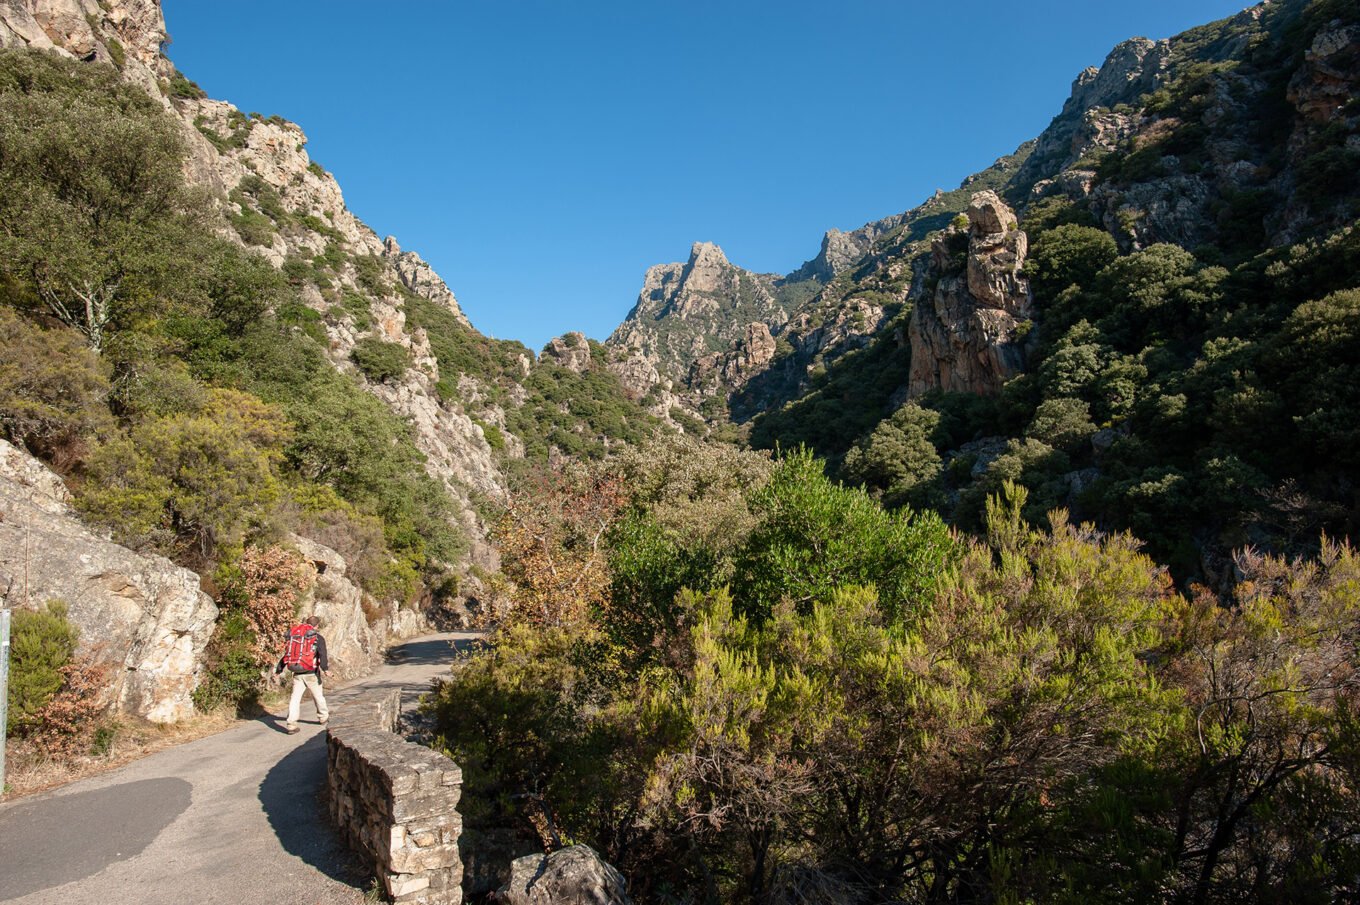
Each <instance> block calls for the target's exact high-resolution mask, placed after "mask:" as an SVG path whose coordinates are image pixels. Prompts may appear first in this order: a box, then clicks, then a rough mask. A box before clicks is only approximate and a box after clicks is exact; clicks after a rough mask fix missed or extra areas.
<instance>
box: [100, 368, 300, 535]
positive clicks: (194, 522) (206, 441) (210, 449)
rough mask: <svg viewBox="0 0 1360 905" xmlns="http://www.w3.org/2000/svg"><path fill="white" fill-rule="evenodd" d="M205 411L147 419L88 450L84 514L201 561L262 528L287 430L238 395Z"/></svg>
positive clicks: (217, 395) (274, 414)
mask: <svg viewBox="0 0 1360 905" xmlns="http://www.w3.org/2000/svg"><path fill="white" fill-rule="evenodd" d="M210 400H211V401H210V403H209V405H208V406H207V407H206V408H205V409H204V411H202V412H199V413H193V414H183V415H170V416H166V417H153V418H149V419H147V420H146V421H144V422H142V423H141V424H139V425H137V426H136V427H134V429H133V430H132V431H131V433H130V434H129V435H128V436H127V437H126V438H119V439H116V440H113V441H111V442H109V443H107V444H104V445H103V446H101V447H99V448H98V449H96V450H95V452H94V453H93V454H92V455H91V457H90V460H89V473H90V480H88V481H87V482H85V484H84V485H82V487H81V492H80V495H79V497H78V500H79V503H80V506H81V508H82V509H83V510H84V511H85V512H86V514H87V515H89V516H90V517H91V518H93V519H95V520H96V521H98V522H100V523H103V524H106V525H108V526H110V527H111V528H113V529H114V531H115V532H116V534H117V536H118V537H119V538H120V539H121V540H123V541H125V542H128V543H133V544H138V545H148V544H149V545H151V546H153V547H156V548H159V549H166V550H169V549H173V546H171V545H173V544H175V543H187V544H190V545H192V547H193V548H196V549H197V551H198V552H199V553H200V554H201V555H204V556H207V555H210V554H212V553H213V552H214V551H215V550H216V549H217V548H218V547H220V546H224V545H225V546H230V545H234V544H237V543H239V542H240V541H241V540H242V539H243V536H244V534H245V533H246V532H247V531H249V530H252V529H256V530H258V529H260V528H262V527H263V526H264V525H265V524H266V523H267V521H268V519H269V517H270V515H271V512H272V507H273V504H274V503H275V501H276V500H277V499H278V497H279V482H278V477H277V471H276V467H277V464H278V463H279V461H280V460H281V458H282V454H281V448H282V445H283V442H284V440H285V439H286V437H287V436H288V432H289V431H288V426H287V424H286V422H284V421H283V419H282V416H281V414H280V413H279V412H278V411H277V410H276V409H273V408H271V407H269V406H267V405H265V404H264V403H262V402H260V401H259V400H258V399H255V398H254V397H251V396H249V395H247V394H244V393H237V392H233V391H225V390H218V391H214V393H213V394H210Z"/></svg>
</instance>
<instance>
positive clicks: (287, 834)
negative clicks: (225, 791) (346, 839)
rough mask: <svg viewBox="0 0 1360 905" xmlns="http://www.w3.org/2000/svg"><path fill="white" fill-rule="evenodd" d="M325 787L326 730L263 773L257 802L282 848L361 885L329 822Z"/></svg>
mask: <svg viewBox="0 0 1360 905" xmlns="http://www.w3.org/2000/svg"><path fill="white" fill-rule="evenodd" d="M325 786H326V733H324V732H321V733H318V734H316V735H313V736H312V737H311V738H309V739H307V741H305V742H303V743H302V744H301V745H298V746H297V747H296V748H294V749H293V751H292V752H291V753H289V754H288V755H287V756H285V757H284V758H283V759H282V760H280V761H279V762H278V763H277V764H275V765H274V767H273V768H272V769H271V770H270V771H269V772H268V773H266V774H265V777H264V780H263V781H261V783H260V805H261V806H262V807H263V808H264V813H265V816H266V817H268V818H269V825H270V826H271V827H273V829H274V835H275V836H277V837H278V839H279V843H280V844H281V845H282V846H283V848H284V850H285V851H287V852H288V853H289V854H290V855H293V856H294V857H296V858H299V859H301V860H302V861H304V862H306V863H307V864H310V865H311V866H312V867H314V868H316V869H317V870H319V871H321V873H323V874H325V875H326V876H328V877H330V878H331V879H333V880H336V881H338V882H340V883H344V884H347V885H349V886H353V887H354V888H355V889H361V888H362V886H363V884H364V882H365V880H366V879H367V874H366V872H365V870H364V869H363V867H362V866H361V865H360V864H359V862H358V859H357V858H355V857H354V855H353V854H352V853H351V852H350V851H349V850H348V849H347V848H345V846H344V845H343V843H341V841H340V838H339V837H338V836H337V835H336V833H335V830H334V828H332V827H331V821H330V815H329V814H327V813H326V804H325V798H324V794H323V791H324V789H325Z"/></svg>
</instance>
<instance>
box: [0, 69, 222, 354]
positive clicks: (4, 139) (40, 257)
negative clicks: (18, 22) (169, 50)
mask: <svg viewBox="0 0 1360 905" xmlns="http://www.w3.org/2000/svg"><path fill="white" fill-rule="evenodd" d="M183 153H184V148H183V144H182V142H181V140H180V137H179V134H178V132H177V130H176V128H175V126H174V123H173V120H172V119H171V118H170V117H169V116H167V115H166V114H165V112H164V111H163V110H162V109H160V108H159V107H158V106H157V105H156V104H155V103H154V102H152V101H151V99H150V98H148V97H147V96H146V95H145V94H144V93H143V92H142V91H141V90H140V89H138V88H136V87H134V86H132V85H127V84H124V83H122V82H121V81H120V80H119V78H118V75H117V73H116V72H115V71H114V70H112V69H111V68H110V69H105V68H104V67H98V66H88V65H85V64H82V63H78V62H75V61H64V60H61V59H60V58H58V57H56V56H51V55H47V54H36V53H27V52H24V51H19V50H9V51H6V52H4V54H3V55H0V183H3V184H4V185H5V187H6V190H5V192H4V193H3V197H0V261H3V265H0V266H3V267H4V270H5V273H6V274H7V275H8V276H10V277H11V278H13V279H16V280H20V281H22V282H24V283H25V284H27V285H29V286H31V287H32V288H33V290H34V291H35V293H36V295H37V296H38V298H39V299H40V300H41V303H42V304H43V305H44V306H45V307H46V309H47V310H48V311H49V312H50V313H51V314H52V315H53V316H55V317H56V318H58V319H59V320H61V321H62V322H63V323H65V324H67V325H69V326H71V327H73V328H75V329H76V330H78V331H80V332H81V333H82V334H83V335H84V336H85V338H86V341H87V342H88V343H89V345H90V347H91V348H93V349H94V350H95V351H99V350H100V349H101V348H102V347H103V345H104V341H105V335H106V333H107V332H108V331H109V330H110V329H113V328H116V327H119V326H126V325H128V324H129V323H131V322H134V321H135V320H136V319H137V318H138V317H139V316H142V315H143V314H144V313H145V312H146V311H147V310H148V308H150V309H155V308H156V307H158V306H160V305H161V304H163V300H164V298H165V297H166V295H167V292H169V293H170V294H172V295H173V294H174V292H175V290H177V289H179V288H181V287H183V286H185V284H186V282H187V281H189V280H191V279H192V276H193V274H195V273H196V272H197V269H198V268H197V262H196V260H195V257H194V255H193V248H194V247H195V246H196V245H197V244H199V243H198V242H197V241H195V240H196V238H197V236H196V234H195V229H194V222H195V217H196V216H197V211H198V209H199V202H197V201H196V200H195V198H194V197H193V196H191V195H190V194H189V193H188V192H187V191H186V189H185V186H184V177H183V172H182V167H181V161H182V158H183Z"/></svg>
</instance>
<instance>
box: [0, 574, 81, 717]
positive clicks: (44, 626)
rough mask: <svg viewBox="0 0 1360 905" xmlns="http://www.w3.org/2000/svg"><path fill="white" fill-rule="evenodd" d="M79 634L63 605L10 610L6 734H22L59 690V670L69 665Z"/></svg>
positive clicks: (60, 671) (55, 603)
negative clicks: (38, 608)
mask: <svg viewBox="0 0 1360 905" xmlns="http://www.w3.org/2000/svg"><path fill="white" fill-rule="evenodd" d="M79 636H80V633H79V631H78V630H77V629H76V627H75V626H74V625H72V624H71V622H70V621H69V620H68V619H67V618H66V604H65V603H62V602H61V601H58V600H52V601H49V602H48V603H47V605H46V606H44V607H43V608H42V609H40V610H36V611H35V610H14V615H13V621H12V623H11V625H10V670H9V702H8V706H9V719H8V721H7V725H6V730H7V731H8V732H10V733H20V734H22V733H25V732H28V731H31V730H33V729H35V728H37V726H38V721H39V718H40V713H41V711H42V709H43V707H45V706H46V705H47V703H48V702H49V701H51V700H52V697H53V696H54V695H55V694H56V693H57V692H58V691H60V690H61V686H62V682H63V681H64V678H65V677H64V676H63V675H62V667H63V666H65V665H66V664H67V663H69V662H71V657H73V656H74V655H75V652H76V641H77V639H78V638H79Z"/></svg>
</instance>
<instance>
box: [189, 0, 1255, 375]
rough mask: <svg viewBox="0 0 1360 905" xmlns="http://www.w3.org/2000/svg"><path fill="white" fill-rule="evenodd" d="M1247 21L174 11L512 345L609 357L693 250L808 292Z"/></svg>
mask: <svg viewBox="0 0 1360 905" xmlns="http://www.w3.org/2000/svg"><path fill="white" fill-rule="evenodd" d="M1245 5H1246V3H1245V0H1140V2H1137V3H1123V2H1110V0H1086V2H1071V0H1068V2H1059V0H1026V2H1020V3H1017V2H1015V0H1007V2H997V0H952V2H927V0H895V2H893V0H823V2H807V0H685V2H678V0H479V2H461V0H458V2H450V0H391V2H386V3H374V2H372V0H364V2H359V0H282V2H281V0H269V2H265V0H232V2H230V3H221V2H204V0H165V15H166V19H167V23H168V26H169V30H170V34H171V36H172V38H173V44H172V46H171V47H170V49H169V50H170V55H171V57H172V58H173V59H174V60H175V62H176V64H177V65H178V66H179V68H180V69H181V70H183V71H184V72H185V74H186V75H188V76H189V77H190V78H192V79H194V80H196V81H198V82H199V84H201V85H202V86H203V87H204V89H206V90H207V92H208V94H209V95H211V96H212V97H215V98H220V99H223V100H228V101H231V102H232V103H234V104H236V105H237V106H238V107H240V108H242V109H243V110H246V111H258V112H261V113H264V114H266V115H268V114H273V113H277V114H280V115H282V116H284V117H287V118H288V119H291V120H293V121H295V122H297V123H298V124H299V125H301V126H302V127H303V129H304V130H305V131H306V133H307V135H308V138H309V144H308V150H309V151H310V153H311V154H312V157H313V159H315V160H317V161H319V162H320V163H321V164H322V165H323V166H325V167H326V168H327V169H329V170H331V171H332V172H334V173H335V175H336V177H337V178H338V179H339V181H340V185H341V187H342V188H343V189H344V192H345V197H346V200H347V201H348V203H349V206H350V208H351V209H352V210H353V211H354V212H355V213H356V214H358V215H359V216H360V217H361V218H363V219H364V220H365V221H366V222H367V223H368V224H369V225H370V226H372V227H373V228H374V229H375V230H376V231H377V232H378V234H379V235H387V234H392V235H395V236H396V237H397V239H398V241H400V242H401V244H402V246H403V247H404V248H408V249H411V250H414V251H418V252H419V253H420V254H421V255H422V256H424V257H425V258H426V259H427V260H428V261H430V263H431V264H433V265H434V267H435V269H436V270H437V271H438V272H439V273H440V275H441V276H443V277H444V279H445V280H446V281H447V282H448V284H449V285H450V287H452V289H453V290H454V292H455V293H456V294H457V296H458V298H459V300H460V301H461V302H462V304H463V307H464V309H465V310H466V311H467V313H468V316H469V317H470V318H471V319H472V322H473V324H475V325H476V326H477V327H478V328H479V329H481V330H482V331H483V332H485V333H489V334H491V335H494V336H497V337H501V338H507V339H519V340H522V341H523V342H525V343H526V344H528V345H529V346H531V347H533V348H535V349H537V348H539V347H541V346H542V345H543V343H544V342H546V341H547V340H548V339H550V338H551V337H552V336H555V335H557V334H560V333H563V332H566V331H567V330H583V331H584V332H586V333H587V334H588V335H590V336H593V337H596V338H600V339H602V338H604V337H605V336H606V335H608V334H609V332H610V331H611V330H612V329H613V328H614V326H615V325H617V324H618V322H619V321H620V320H622V318H623V317H624V315H625V314H626V313H627V312H628V309H629V308H630V307H631V306H632V304H633V301H634V300H635V298H636V296H637V291H638V288H639V287H640V285H641V281H642V273H643V271H644V270H645V269H646V268H647V267H648V266H650V265H652V264H658V263H665V262H669V261H678V260H684V258H685V257H686V256H687V254H688V252H689V247H690V245H691V244H692V243H693V242H695V241H696V240H707V241H713V242H717V243H718V244H719V245H721V246H722V247H723V249H724V250H725V251H726V252H727V255H728V257H729V258H730V259H731V260H732V261H733V262H734V263H736V264H740V265H741V266H743V267H747V268H750V269H752V270H758V271H768V272H779V273H786V272H788V271H790V270H793V269H794V268H796V267H797V266H798V265H799V264H801V263H802V262H803V261H804V260H805V259H807V258H809V257H811V256H813V255H814V254H816V252H817V248H818V243H819V241H820V239H821V234H822V233H823V232H824V231H825V230H826V229H828V228H830V227H838V228H841V229H853V228H855V227H857V226H860V225H861V224H863V223H865V222H867V221H869V220H873V219H877V218H879V217H883V216H887V215H889V214H894V213H898V212H900V211H903V210H906V209H907V208H909V207H912V206H914V205H916V204H917V203H919V202H920V201H922V200H923V199H924V198H925V197H926V196H927V195H929V194H930V193H931V192H932V191H934V190H935V188H937V187H941V188H946V189H948V188H953V187H955V186H957V185H958V183H959V181H960V180H961V179H962V178H963V177H965V176H967V175H968V174H970V173H973V172H975V171H977V170H979V169H982V168H983V167H985V166H987V165H988V164H989V163H991V162H992V161H993V160H994V159H995V158H997V157H999V156H1001V155H1002V154H1005V153H1008V152H1010V151H1011V150H1013V149H1014V148H1015V147H1016V145H1018V144H1020V142H1022V141H1024V140H1025V139H1028V138H1032V137H1034V136H1035V135H1037V134H1038V133H1039V132H1040V131H1041V130H1042V129H1043V128H1044V126H1046V125H1047V124H1048V121H1049V120H1050V119H1051V118H1052V117H1053V115H1054V114H1056V113H1057V112H1058V110H1059V109H1060V108H1061V106H1062V103H1063V101H1064V100H1065V99H1066V98H1067V96H1068V93H1069V91H1070V87H1071V83H1072V79H1073V78H1074V77H1075V76H1076V75H1077V73H1078V72H1079V71H1080V70H1081V69H1082V68H1084V67H1086V66H1091V65H1099V64H1100V62H1101V61H1102V60H1103V59H1104V57H1105V54H1106V53H1107V52H1108V51H1109V50H1110V48H1111V47H1113V46H1114V44H1116V43H1117V42H1119V41H1121V40H1123V39H1125V38H1128V37H1131V36H1134V35H1144V36H1148V37H1166V36H1169V35H1172V34H1175V33H1176V32H1179V31H1182V30H1184V29H1185V28H1188V27H1191V26H1194V25H1197V24H1201V23H1203V22H1208V21H1211V20H1213V19H1218V18H1222V17H1223V16H1226V15H1230V14H1232V13H1234V12H1236V11H1237V10H1238V9H1240V8H1242V7H1243V6H1245Z"/></svg>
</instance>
